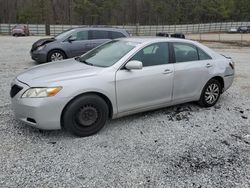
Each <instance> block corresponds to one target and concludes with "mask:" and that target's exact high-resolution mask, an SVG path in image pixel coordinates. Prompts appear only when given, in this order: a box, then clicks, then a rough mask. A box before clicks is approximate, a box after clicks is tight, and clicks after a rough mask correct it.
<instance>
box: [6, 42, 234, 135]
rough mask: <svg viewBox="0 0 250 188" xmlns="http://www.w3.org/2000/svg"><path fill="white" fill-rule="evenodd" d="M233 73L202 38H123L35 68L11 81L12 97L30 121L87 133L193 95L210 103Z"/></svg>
mask: <svg viewBox="0 0 250 188" xmlns="http://www.w3.org/2000/svg"><path fill="white" fill-rule="evenodd" d="M233 79H234V63H233V61H232V60H231V59H230V58H226V57H224V56H222V55H220V54H217V53H216V52H214V51H213V50H211V49H209V48H207V47H205V46H204V45H202V44H200V43H198V42H194V41H190V40H184V39H174V38H125V39H119V40H113V41H111V42H108V43H106V44H104V45H102V46H99V47H97V48H95V49H93V50H91V51H90V52H88V53H86V54H84V55H82V56H81V57H77V58H74V59H69V60H64V61H60V62H56V63H51V64H47V65H40V66H36V67H34V68H31V69H30V70H28V71H26V72H24V73H22V74H20V75H18V76H17V77H16V78H15V79H14V80H13V82H12V87H11V92H10V95H11V99H12V108H13V111H14V113H15V116H16V118H17V119H19V120H21V121H23V122H25V123H26V124H29V125H31V126H34V127H37V128H39V129H45V130H55V129H61V128H65V129H66V130H68V131H70V132H71V133H73V134H75V135H77V136H89V135H92V134H95V133H97V132H98V131H99V130H100V129H101V128H102V127H103V126H104V125H105V123H106V121H107V120H108V118H111V119H114V118H118V117H122V116H127V115H130V114H134V113H138V112H143V111H148V110H154V109H158V108H163V107H167V106H171V105H176V104H180V103H186V102H191V101H198V103H199V104H200V105H201V106H204V107H211V106H213V105H215V104H216V102H217V101H218V100H219V97H220V95H221V94H222V93H223V92H224V91H226V90H227V89H228V88H229V87H230V86H231V85H232V83H233Z"/></svg>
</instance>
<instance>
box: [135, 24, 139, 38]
mask: <svg viewBox="0 0 250 188" xmlns="http://www.w3.org/2000/svg"><path fill="white" fill-rule="evenodd" d="M135 32H136V35H137V36H138V35H139V23H136V28H135Z"/></svg>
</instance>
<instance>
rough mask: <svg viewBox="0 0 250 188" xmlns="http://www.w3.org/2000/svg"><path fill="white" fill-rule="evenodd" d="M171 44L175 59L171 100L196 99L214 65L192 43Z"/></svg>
mask: <svg viewBox="0 0 250 188" xmlns="http://www.w3.org/2000/svg"><path fill="white" fill-rule="evenodd" d="M171 44H172V51H173V54H174V57H175V61H176V63H175V64H174V72H175V75H174V89H173V101H175V102H177V101H178V102H185V101H190V100H196V99H198V97H199V95H200V92H201V90H202V89H203V87H204V86H205V84H206V83H207V81H208V80H209V79H210V78H211V75H212V72H213V67H214V65H213V61H212V58H211V57H210V56H209V55H207V54H206V53H205V52H204V51H202V50H201V49H200V48H198V47H196V46H194V45H192V44H189V43H179V42H176V43H171Z"/></svg>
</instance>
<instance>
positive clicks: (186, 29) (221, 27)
mask: <svg viewBox="0 0 250 188" xmlns="http://www.w3.org/2000/svg"><path fill="white" fill-rule="evenodd" d="M15 25H16V24H0V34H5V35H9V34H11V29H12V28H13V27H14V26H15ZM247 25H250V22H224V23H206V24H185V25H152V26H148V25H147V26H143V25H131V26H129V25H120V26H119V25H114V26H105V27H116V28H124V29H126V30H127V31H128V32H129V33H130V34H132V35H140V36H144V35H155V34H156V33H158V32H167V33H176V32H181V33H184V34H192V33H193V34H195V33H221V32H226V31H227V30H228V29H230V28H232V27H235V28H237V27H239V26H247ZM28 26H29V30H30V33H31V34H32V35H40V36H43V35H46V29H45V25H39V24H29V25H28ZM76 27H88V26H87V25H50V35H52V36H54V35H57V34H59V33H61V32H62V31H64V30H67V29H70V28H76Z"/></svg>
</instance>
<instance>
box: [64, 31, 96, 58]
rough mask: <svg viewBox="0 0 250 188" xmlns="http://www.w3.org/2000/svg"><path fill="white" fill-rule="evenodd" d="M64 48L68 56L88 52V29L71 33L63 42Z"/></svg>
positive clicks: (89, 47) (89, 46) (89, 45)
mask: <svg viewBox="0 0 250 188" xmlns="http://www.w3.org/2000/svg"><path fill="white" fill-rule="evenodd" d="M64 48H65V49H66V50H65V51H67V54H69V56H70V57H76V56H80V55H83V54H84V53H86V52H88V51H89V50H90V49H91V48H92V46H91V44H90V41H89V31H88V30H82V31H76V32H75V33H73V34H72V35H71V36H70V37H69V38H68V40H67V41H65V42H64Z"/></svg>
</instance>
